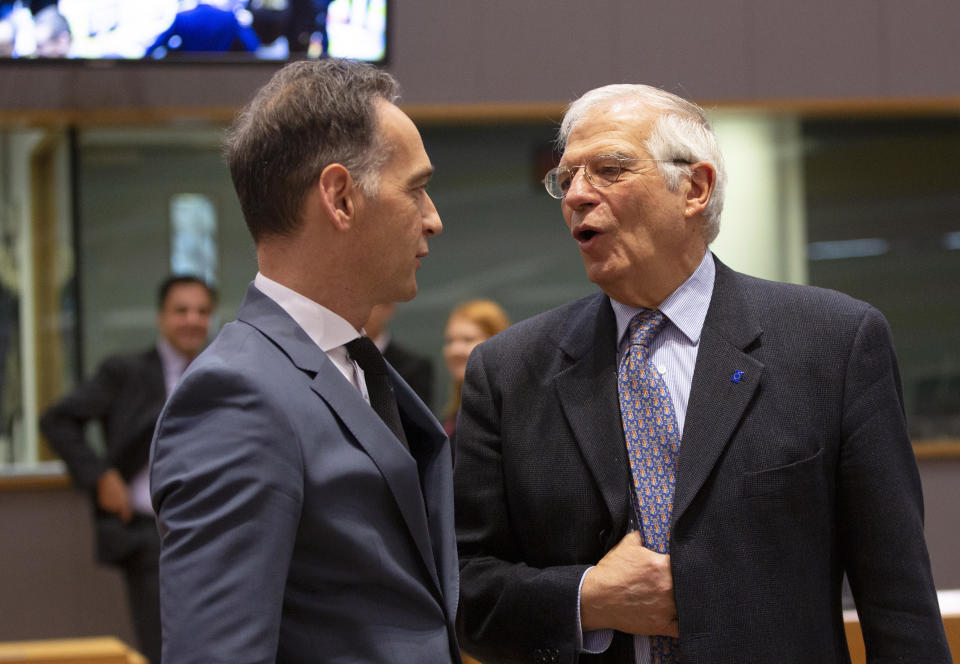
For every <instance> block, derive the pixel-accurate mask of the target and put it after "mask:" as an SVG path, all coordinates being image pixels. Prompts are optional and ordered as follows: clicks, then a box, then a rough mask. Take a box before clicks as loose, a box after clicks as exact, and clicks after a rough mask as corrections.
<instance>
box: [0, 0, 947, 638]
mask: <svg viewBox="0 0 960 664" xmlns="http://www.w3.org/2000/svg"><path fill="white" fill-rule="evenodd" d="M78 2H79V0H75V1H74V2H73V3H69V4H74V5H76V4H78ZM30 4H31V3H29V2H23V1H21V0H18V1H17V2H13V3H10V2H0V48H2V43H3V40H4V31H3V28H4V21H6V22H7V23H10V24H11V25H12V27H14V28H17V27H19V29H21V30H22V29H26V28H24V27H23V26H22V25H20V24H16V25H13V24H15V23H16V21H14V20H13V19H10V18H9V17H11V16H25V15H24V14H23V11H24V10H26V9H29V10H30V11H31V12H32V14H33V15H37V14H38V13H39V11H40V9H39V8H38V7H32V8H31V7H29V5H30ZM36 4H46V5H50V4H53V5H56V4H57V3H49V2H48V3H36ZM61 4H63V3H61ZM88 4H96V3H95V2H90V3H88ZM101 4H103V6H106V5H109V4H115V5H118V6H119V5H120V3H105V4H104V3H101ZM182 4H183V3H180V6H178V3H176V2H173V3H172V5H171V6H168V7H167V8H166V10H165V11H168V12H170V16H173V15H174V14H177V13H178V11H179V12H182V11H186V9H185V8H184V6H182ZM213 4H225V5H231V4H232V5H237V6H232V7H231V6H228V7H227V8H226V9H224V10H223V11H230V12H233V15H234V16H236V17H239V18H238V24H239V25H241V26H242V25H243V22H244V20H247V21H253V22H252V23H249V25H251V26H253V27H254V28H256V29H257V30H258V33H257V38H258V40H259V41H258V42H257V44H258V45H257V47H256V48H255V49H249V50H248V51H247V52H246V53H244V49H239V50H229V52H224V53H221V54H219V55H216V54H215V55H209V54H207V55H204V56H203V57H192V58H191V57H179V58H177V57H159V58H158V57H157V56H155V55H154V56H149V57H148V52H149V48H148V47H149V45H147V44H146V41H147V40H145V39H142V40H141V41H142V43H143V46H141V47H140V50H139V51H136V52H133V51H131V52H125V53H124V54H120V53H119V51H116V52H114V51H111V50H110V49H109V48H107V47H102V48H100V49H99V50H91V47H90V46H89V44H90V43H91V42H96V38H100V37H102V38H103V40H102V43H106V36H107V32H108V31H109V30H108V28H109V26H107V27H105V28H102V32H103V34H100V33H97V32H96V31H95V30H94V29H93V28H92V27H89V26H86V27H84V28H83V29H84V30H86V32H84V33H83V34H80V32H79V30H78V28H76V27H74V29H73V32H72V33H71V37H72V39H73V43H75V44H81V45H83V44H86V46H85V48H87V50H86V51H81V50H80V47H79V46H70V45H68V46H66V47H65V49H64V52H63V53H62V55H63V56H64V57H63V58H57V59H54V58H49V57H36V53H35V52H32V51H28V49H27V47H26V46H24V47H23V53H21V54H19V55H17V54H16V53H14V54H13V55H17V57H3V56H2V55H0V528H2V532H3V537H2V538H0V591H2V592H0V616H2V618H0V640H17V639H32V638H44V637H51V636H85V635H93V634H116V635H118V636H120V637H121V638H124V639H126V640H130V638H129V635H130V627H129V625H128V624H127V620H128V619H127V617H126V614H125V604H124V600H123V599H122V587H121V584H120V581H119V579H118V578H115V576H114V574H115V573H114V572H112V571H110V570H107V569H105V568H99V567H95V566H94V563H93V562H92V553H91V551H92V546H93V545H92V541H91V533H90V523H89V518H88V512H87V505H86V502H85V500H84V497H83V496H81V495H79V494H78V493H77V492H75V491H73V490H72V489H70V488H69V483H68V481H67V479H66V477H65V475H64V474H63V468H62V465H61V464H60V462H59V461H58V460H57V459H56V458H55V456H54V455H53V454H52V453H51V452H50V451H49V449H48V448H47V446H46V444H45V441H44V440H43V439H42V437H41V436H40V435H39V433H38V431H37V417H38V414H39V413H40V412H42V411H43V409H44V408H45V407H46V406H47V405H48V404H50V403H51V402H53V401H54V400H55V399H57V398H58V397H59V396H60V395H62V394H64V393H65V392H66V391H67V390H69V389H70V388H71V387H72V386H73V385H74V384H76V382H77V381H78V380H79V379H80V378H81V377H84V376H88V375H89V374H90V373H91V372H92V371H93V370H94V369H95V368H96V366H97V364H98V363H99V362H100V361H101V360H102V359H103V358H104V357H106V356H108V355H111V354H114V353H117V352H120V351H125V350H130V349H136V348H141V347H144V346H146V345H149V344H150V343H152V342H153V341H154V339H155V335H156V331H155V326H154V316H155V308H154V289H155V286H156V284H157V283H159V281H160V280H161V279H162V278H163V277H164V276H166V275H167V274H169V273H170V272H189V273H199V274H202V275H204V276H206V277H207V278H209V279H210V280H211V281H212V282H213V283H215V284H216V286H217V288H218V289H219V291H220V306H219V311H218V320H217V321H216V324H215V326H214V327H219V325H221V324H223V323H225V322H227V321H229V320H231V319H232V318H233V316H234V313H235V311H236V309H237V306H238V305H239V302H240V299H241V298H242V296H243V293H244V291H245V289H246V287H247V284H248V282H249V281H250V280H251V279H252V278H253V275H254V274H255V272H256V263H255V255H254V251H253V244H252V242H251V240H250V239H249V236H248V234H247V231H246V228H245V226H244V224H243V220H242V218H241V216H240V211H239V206H238V204H237V202H236V199H235V196H234V193H233V189H232V185H231V183H230V179H229V174H228V173H227V170H226V167H225V166H224V164H223V162H222V159H221V156H220V140H221V136H222V131H223V129H224V127H225V126H226V125H227V124H228V123H229V122H230V120H231V118H232V116H233V114H234V113H235V111H236V110H237V108H238V107H239V106H240V105H241V104H242V103H244V102H245V101H246V100H247V99H248V98H249V97H250V96H251V95H252V94H253V92H254V91H255V90H256V88H257V87H259V86H260V85H261V84H262V83H263V82H265V81H266V80H267V79H268V78H269V76H270V75H271V74H272V73H273V72H274V71H275V70H276V69H277V68H278V67H280V66H281V65H282V62H283V58H284V57H289V55H290V54H291V53H293V54H294V57H298V56H297V53H296V49H295V48H294V47H293V46H292V45H293V44H294V43H295V39H296V37H294V36H291V37H290V41H289V42H284V43H285V44H286V48H287V51H286V52H283V51H282V50H281V51H277V50H276V48H277V47H276V44H277V43H279V42H278V41H277V40H278V39H280V37H278V36H275V38H274V41H267V37H268V36H270V35H268V34H267V33H266V32H265V28H263V27H262V24H258V23H256V22H255V21H256V17H257V16H258V14H257V13H256V11H261V10H262V11H267V10H270V9H271V7H270V6H269V5H270V3H261V4H256V6H254V5H255V3H253V2H251V3H250V4H249V5H248V4H247V3H213ZM240 4H242V5H243V6H242V7H240V6H239V5H240ZM321 4H323V3H321ZM326 4H329V3H326ZM167 5H170V3H167ZM264 5H268V6H266V7H265V6H264ZM281 5H282V3H281ZM361 5H363V7H362V8H361V7H360V6H361ZM62 9H63V13H64V15H69V14H70V12H69V11H67V10H66V7H63V8H62ZM272 9H273V10H276V11H280V9H278V8H277V7H276V6H275V7H272ZM71 11H77V10H76V9H75V8H73V9H71ZM104 11H106V10H104ZM16 12H20V14H17V13H16ZM243 12H247V13H246V14H244V13H243ZM329 15H330V17H332V18H331V19H330V20H336V21H339V22H340V23H341V24H342V25H341V26H340V27H339V28H338V29H337V30H331V31H330V38H331V39H332V36H333V35H334V34H335V33H337V32H338V30H339V34H343V35H349V34H350V30H348V29H347V28H346V27H345V26H348V25H351V21H352V22H353V23H352V25H353V26H354V28H356V29H357V30H359V29H360V28H363V29H364V30H366V28H367V26H368V25H369V26H381V27H382V28H383V30H384V36H383V38H382V39H383V42H382V48H381V49H380V50H376V49H373V50H367V51H365V52H364V53H368V54H369V59H371V60H373V61H376V62H379V64H380V66H383V67H385V68H386V69H387V70H389V71H390V72H391V73H393V74H395V75H396V76H397V77H398V79H399V80H400V83H401V85H402V87H403V90H404V94H403V99H402V106H403V107H404V109H405V110H406V111H407V112H408V113H409V114H410V115H411V116H412V117H413V118H414V120H415V121H416V122H417V124H418V125H419V126H420V128H421V131H422V134H423V138H424V143H425V145H426V148H427V152H428V153H429V155H430V157H431V159H432V160H433V162H434V164H435V166H436V168H437V173H436V176H435V179H434V181H433V182H432V184H431V185H430V189H429V191H430V194H431V196H432V197H433V199H434V202H435V203H436V206H437V208H438V210H439V212H440V215H441V217H442V219H443V222H444V232H443V234H442V235H440V236H439V237H437V238H436V239H434V240H433V241H432V242H431V254H430V256H429V257H428V258H427V260H426V261H425V262H424V266H423V268H422V269H421V271H420V272H419V276H418V281H419V284H420V293H419V295H418V296H417V298H416V299H415V300H414V301H412V302H410V303H406V304H402V305H400V307H399V308H398V310H397V313H396V315H395V317H394V319H393V321H392V324H391V327H390V329H391V333H392V335H393V337H394V338H395V339H396V340H397V341H398V342H399V343H401V344H403V345H404V346H406V347H407V348H410V349H412V350H415V351H417V352H419V353H421V354H423V355H427V356H429V357H431V358H432V359H433V366H434V374H435V385H436V387H435V389H434V394H435V395H436V396H435V399H436V403H432V404H430V405H431V406H432V407H433V408H434V409H435V411H436V412H438V414H439V413H440V412H441V410H442V407H443V398H444V397H445V395H446V394H447V391H446V387H447V381H448V380H449V378H448V375H447V373H446V371H445V370H444V368H443V362H442V359H441V348H442V345H443V330H444V322H445V320H446V316H447V314H448V313H449V311H450V309H451V308H452V307H453V306H454V305H455V304H457V303H459V302H462V301H464V300H468V299H472V298H478V297H485V298H491V299H493V300H495V301H497V302H499V303H500V304H502V305H503V306H504V308H505V309H506V310H507V312H508V314H509V316H510V318H511V319H512V320H514V321H517V320H521V319H523V318H526V317H528V316H530V315H533V314H535V313H538V312H540V311H543V310H545V309H548V308H551V307H553V306H556V305H558V304H561V303H564V302H567V301H570V300H572V299H574V298H576V297H578V296H580V295H583V294H586V293H589V292H592V291H593V290H594V287H593V285H592V284H590V283H589V282H588V281H587V280H586V278H585V277H584V274H583V268H582V264H581V262H580V258H579V255H578V252H577V249H576V246H575V244H574V243H573V242H572V240H571V239H570V237H569V234H568V233H567V231H566V228H565V226H564V224H563V220H562V218H561V216H560V211H559V204H558V202H557V201H555V200H553V199H551V198H550V197H549V196H547V195H546V193H545V192H544V190H543V187H542V185H541V183H540V178H541V177H542V176H543V174H544V173H545V172H546V171H547V170H548V169H549V168H550V167H551V166H552V165H553V164H554V161H555V159H556V158H557V155H556V154H555V151H554V148H553V139H554V135H555V132H556V127H557V123H558V121H559V119H560V117H561V115H562V113H563V109H564V106H565V104H566V103H567V102H569V101H570V100H572V99H574V98H576V97H577V96H579V95H580V94H582V93H583V92H585V91H586V90H588V89H590V88H594V87H597V86H600V85H604V84H607V83H615V82H642V83H649V84H652V85H655V86H658V87H661V88H664V89H666V90H669V91H672V92H675V93H677V94H680V95H682V96H684V97H687V98H689V99H692V100H694V101H697V102H698V103H700V104H701V105H703V106H705V107H706V108H707V109H708V110H709V111H710V114H711V117H712V119H713V122H714V124H715V128H716V130H717V133H718V135H719V138H720V141H721V144H722V147H723V150H724V154H725V156H726V158H727V162H728V170H729V179H730V184H729V191H728V195H727V203H726V206H725V210H724V214H723V218H722V225H721V232H720V237H719V238H718V240H717V241H716V242H715V243H714V245H713V250H714V252H715V253H716V254H717V255H718V256H719V257H720V258H721V259H722V260H723V261H724V262H726V263H727V264H728V265H730V266H731V267H733V268H735V269H739V270H741V271H744V272H747V273H750V274H754V275H757V276H760V277H765V278H770V279H776V280H784V281H794V282H798V283H809V284H814V285H818V286H824V287H828V288H835V289H838V290H842V291H844V292H847V293H849V294H851V295H853V296H855V297H857V298H860V299H863V300H866V301H868V302H870V303H872V304H873V305H875V306H876V307H877V308H879V309H880V310H881V311H882V312H883V313H884V314H885V315H886V317H887V318H888V320H889V321H890V324H891V326H892V328H893V332H894V336H895V340H896V344H897V349H898V353H899V358H900V366H901V372H902V379H903V388H904V396H905V400H906V407H907V411H908V417H909V420H910V424H911V433H912V436H913V442H914V444H915V448H916V450H917V455H918V459H919V464H920V469H921V475H922V479H923V483H924V493H925V497H926V509H927V539H928V545H929V547H930V552H931V558H932V562H933V569H934V577H935V580H936V582H937V585H938V587H940V588H960V554H958V550H960V535H958V533H957V532H956V523H957V518H958V514H957V511H958V508H957V506H958V505H960V346H958V344H960V176H958V172H960V75H958V73H957V62H958V61H960V45H958V43H957V40H956V37H955V35H956V32H957V29H958V28H960V4H958V3H956V2H955V1H954V0H915V1H914V2H910V3H904V2H901V1H899V0H848V1H847V2H844V3H835V2H828V1H827V0H808V2H805V3H796V2H788V1H786V0H723V1H721V2H712V3H658V2H646V1H637V0H599V1H597V2H593V3H590V4H589V6H588V5H586V4H585V3H582V2H574V1H573V0H553V1H552V2H546V1H545V0H527V1H521V0H489V1H487V2H468V1H467V0H447V1H446V2H444V3H414V2H400V1H399V0H393V1H388V2H383V0H381V1H380V2H373V3H361V2H349V0H337V2H336V3H334V4H332V5H331V6H330V8H329ZM251 17H253V18H251ZM18 20H19V19H18ZM365 21H366V22H365ZM107 23H109V21H107ZM77 25H78V24H77ZM105 25H106V24H105ZM117 25H120V24H119V23H118V24H117ZM331 25H332V24H331ZM277 34H279V33H277ZM37 35H39V33H36V34H35V35H34V37H33V42H32V43H33V44H34V48H36V44H39V42H40V38H39V36H37ZM364 35H365V36H364V39H369V38H370V36H369V35H368V34H366V33H364ZM309 36H310V39H307V42H306V44H307V45H306V46H304V51H303V53H302V54H301V55H317V54H318V53H319V52H318V51H317V50H316V49H317V48H321V51H320V52H322V46H319V47H318V46H317V44H319V43H321V42H322V40H319V37H317V36H316V33H310V35H309ZM79 37H86V40H85V41H84V40H81V39H79ZM19 39H20V41H21V42H22V43H23V44H29V43H31V42H29V40H26V38H25V37H23V36H22V35H21V36H20V38H19ZM311 39H312V40H313V41H311ZM318 40H319V41H318ZM12 43H13V44H16V43H18V42H17V39H14V41H13V42H12ZM311 44H312V46H311ZM267 47H271V48H273V49H274V50H272V51H271V50H269V49H268V48H267ZM311 47H312V48H313V49H314V51H313V52H310V51H309V49H310V48H311ZM333 48H334V47H333V42H331V44H330V46H329V49H330V50H331V52H336V51H334V50H333ZM344 48H345V47H344ZM71 49H73V50H72V51H71ZM258 49H259V50H258ZM278 53H279V55H278ZM220 56H222V57H220ZM363 57H367V56H366V55H364V56H363Z"/></svg>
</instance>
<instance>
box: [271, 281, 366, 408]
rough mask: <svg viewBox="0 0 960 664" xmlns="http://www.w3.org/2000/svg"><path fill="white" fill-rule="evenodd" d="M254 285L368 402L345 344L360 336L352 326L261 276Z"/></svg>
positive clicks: (320, 305)
mask: <svg viewBox="0 0 960 664" xmlns="http://www.w3.org/2000/svg"><path fill="white" fill-rule="evenodd" d="M253 285H254V286H255V287H256V288H257V290H259V291H260V292H261V293H263V294H264V295H266V296H267V297H269V298H270V299H271V300H273V301H274V302H276V303H277V304H278V305H280V308H281V309H283V310H284V311H286V312H287V313H288V314H289V315H290V318H292V319H293V320H294V321H295V322H296V324H297V325H299V326H300V327H301V328H303V331H304V332H306V333H307V336H308V337H310V338H311V339H312V340H313V342H314V343H315V344H317V346H318V347H319V348H320V350H322V351H323V352H324V353H326V354H327V357H329V358H330V361H331V362H333V364H334V366H336V367H337V369H339V370H340V373H342V374H343V376H344V378H346V379H347V380H348V381H350V384H351V385H353V386H354V387H355V388H357V389H358V390H360V393H361V394H363V398H364V399H365V400H366V401H367V403H369V402H370V397H369V395H368V394H367V385H366V382H365V381H364V379H363V370H362V369H361V368H360V367H359V366H357V363H356V362H354V361H353V360H351V359H350V356H349V355H348V354H347V349H346V347H345V344H346V343H348V342H350V341H353V340H354V339H356V338H357V337H359V336H360V335H361V332H362V330H361V331H360V332H358V331H357V329H356V328H355V327H353V325H351V324H350V323H348V322H347V320H346V319H345V318H343V317H342V316H340V315H338V314H335V313H333V312H332V311H330V310H329V309H327V308H326V307H325V306H323V305H322V304H319V303H317V302H314V301H313V300H311V299H310V298H308V297H306V296H305V295H301V294H300V293H298V292H296V291H294V290H291V289H289V288H287V287H286V286H284V285H282V284H279V283H277V282H276V281H273V280H272V279H270V278H268V277H265V276H263V275H262V274H260V273H259V272H258V273H257V276H256V277H255V278H254V280H253Z"/></svg>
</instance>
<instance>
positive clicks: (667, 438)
mask: <svg viewBox="0 0 960 664" xmlns="http://www.w3.org/2000/svg"><path fill="white" fill-rule="evenodd" d="M663 323H664V318H663V314H662V313H660V312H659V311H649V310H644V311H641V312H640V313H638V314H637V315H636V316H634V317H633V319H631V321H630V327H629V329H628V331H627V333H628V335H629V340H630V347H629V348H628V349H627V351H626V352H625V353H624V354H623V358H621V360H620V367H619V369H618V371H617V385H618V392H619V396H620V415H621V417H622V418H623V433H624V436H625V437H626V439H627V455H628V457H629V459H630V472H631V474H632V475H633V487H634V493H635V495H636V499H637V501H636V509H637V516H638V520H639V522H640V532H641V534H642V535H643V543H644V546H646V547H647V548H649V549H652V550H654V551H656V552H657V553H669V552H670V515H671V513H672V511H673V489H674V486H675V485H676V478H677V452H678V450H679V447H680V432H679V431H678V430H677V417H676V414H675V413H674V409H673V401H672V400H671V399H670V391H669V390H668V389H667V384H666V383H665V382H664V381H663V378H662V377H661V376H660V372H659V371H657V368H656V367H655V366H653V363H652V362H650V349H649V347H650V342H651V341H653V338H654V337H655V336H657V332H659V331H660V328H661V327H663ZM650 661H651V662H652V663H653V664H668V663H669V664H674V663H675V662H679V661H680V646H679V643H678V641H677V639H674V638H671V637H669V636H651V637H650Z"/></svg>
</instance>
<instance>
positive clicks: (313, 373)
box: [151, 285, 459, 664]
mask: <svg viewBox="0 0 960 664" xmlns="http://www.w3.org/2000/svg"><path fill="white" fill-rule="evenodd" d="M390 376H391V380H392V382H393V387H394V390H395V391H396V395H397V402H398V406H399V409H400V414H401V418H402V420H403V424H404V427H405V431H406V435H407V439H408V441H409V444H410V449H411V452H412V454H411V452H408V451H407V450H406V449H405V448H404V447H403V445H402V444H401V443H400V441H399V440H397V438H396V437H395V436H394V435H393V434H392V433H391V432H390V430H389V429H388V428H387V427H386V425H385V424H384V423H383V422H382V420H380V418H379V417H378V416H377V415H376V413H375V412H374V411H373V409H372V408H371V407H370V406H369V405H368V404H367V403H366V402H365V401H364V400H363V398H362V396H361V395H360V392H359V391H358V390H356V389H355V388H354V387H353V385H351V384H350V382H349V381H348V380H347V379H345V378H344V377H343V375H342V374H341V373H340V371H339V370H338V369H337V368H336V366H335V365H334V364H333V363H332V362H331V361H330V360H329V359H328V358H327V356H326V354H325V353H323V351H321V350H320V349H319V348H318V347H317V346H316V344H314V342H313V341H311V340H310V338H309V337H308V336H307V334H306V333H305V332H304V331H303V330H302V329H301V328H300V327H299V326H297V325H296V323H294V321H293V320H292V319H291V318H290V317H289V316H288V315H287V314H286V312H284V311H283V309H281V308H280V307H279V306H278V305H277V304H276V303H275V302H273V301H272V300H270V299H269V298H268V297H266V296H265V295H263V294H262V293H261V292H260V291H258V290H257V289H256V288H254V287H253V286H252V285H251V287H250V289H249V290H248V292H247V296H246V298H245V300H244V302H243V304H242V306H241V308H240V312H239V315H238V320H237V321H235V322H233V323H230V324H229V325H226V326H225V327H224V328H223V330H222V331H221V332H220V334H219V335H218V336H217V338H216V340H214V342H213V343H212V344H211V345H210V347H209V348H208V349H207V350H206V351H204V352H203V353H202V354H201V355H200V356H199V357H198V358H197V359H196V360H194V362H193V363H192V364H191V365H190V368H189V370H188V371H187V373H185V374H184V377H183V379H182V381H181V383H180V385H179V387H178V388H177V390H175V392H174V393H173V395H171V398H170V400H169V402H168V404H167V406H166V408H165V410H164V413H163V414H162V415H161V418H160V421H159V423H158V425H157V432H156V435H155V438H154V444H153V450H152V463H151V493H152V496H153V501H154V506H155V507H156V510H157V514H158V519H159V524H160V529H161V536H162V541H163V547H162V552H161V556H160V593H161V612H162V618H163V660H164V661H165V662H175V663H176V664H189V663H191V662H196V663H197V664H216V663H218V662H223V663H228V664H238V663H240V662H274V661H276V662H282V663H300V662H302V663H304V664H306V663H307V662H318V661H323V662H410V663H411V664H413V663H414V662H418V663H419V662H449V661H451V660H453V661H459V654H458V649H457V645H456V638H455V635H454V628H453V621H454V617H455V615H456V610H457V596H458V579H457V562H456V545H455V541H454V531H453V503H452V501H453V497H452V491H453V486H452V469H451V460H450V446H449V442H448V441H447V439H446V436H445V435H444V433H443V430H442V429H441V428H440V425H439V424H438V423H437V421H436V419H435V418H434V417H433V415H432V414H431V413H430V411H429V410H428V409H427V408H426V406H424V405H423V403H422V402H421V401H420V399H419V398H417V396H416V395H415V394H414V393H413V391H412V390H410V388H409V387H407V385H406V384H405V383H404V382H403V380H402V379H400V377H399V376H398V375H397V374H396V372H394V371H393V370H392V369H391V372H390Z"/></svg>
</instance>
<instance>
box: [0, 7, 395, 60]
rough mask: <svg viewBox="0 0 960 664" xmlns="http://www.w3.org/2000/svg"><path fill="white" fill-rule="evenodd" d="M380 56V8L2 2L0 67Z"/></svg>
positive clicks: (383, 39) (383, 20)
mask: <svg viewBox="0 0 960 664" xmlns="http://www.w3.org/2000/svg"><path fill="white" fill-rule="evenodd" d="M386 55H387V0H0V58H25V59H30V58H35V59H48V58H68V59H78V60H104V59H107V60H173V59H177V60H185V59H187V60H194V61H195V60H213V61H219V60H223V59H228V60H240V61H244V60H287V59H302V58H320V57H324V56H333V57H342V58H353V59H356V60H365V61H367V62H375V63H381V62H384V61H385V59H386Z"/></svg>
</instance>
